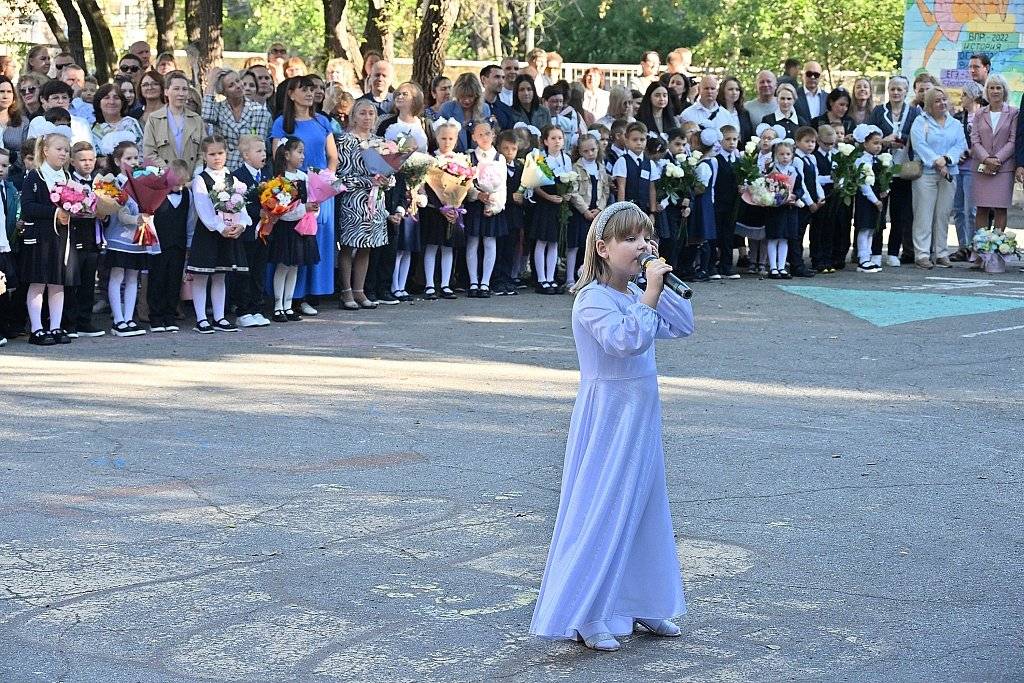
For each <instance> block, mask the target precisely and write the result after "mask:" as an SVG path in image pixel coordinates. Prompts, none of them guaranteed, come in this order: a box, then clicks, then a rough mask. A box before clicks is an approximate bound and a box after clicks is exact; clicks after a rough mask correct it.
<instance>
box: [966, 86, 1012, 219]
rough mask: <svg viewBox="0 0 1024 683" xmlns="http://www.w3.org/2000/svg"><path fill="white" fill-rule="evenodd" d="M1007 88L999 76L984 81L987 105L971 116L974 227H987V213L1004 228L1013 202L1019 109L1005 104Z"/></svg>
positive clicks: (1008, 90)
mask: <svg viewBox="0 0 1024 683" xmlns="http://www.w3.org/2000/svg"><path fill="white" fill-rule="evenodd" d="M1009 92H1010V89H1009V87H1008V86H1007V84H1006V79H1005V78H1003V77H1002V76H1000V75H998V74H993V75H991V76H989V77H988V81H986V82H985V99H987V100H988V102H989V104H988V106H987V107H982V108H981V110H980V111H978V113H977V114H975V115H974V127H973V129H972V130H971V157H972V158H973V159H974V162H975V163H977V164H978V165H977V168H976V171H977V172H976V173H975V174H974V187H973V189H972V194H973V200H974V204H975V206H977V207H978V215H977V217H976V218H975V223H974V224H975V226H976V227H977V228H987V227H988V219H989V212H990V211H992V212H994V213H995V219H996V220H995V226H996V227H997V228H999V229H1000V230H1003V229H1005V228H1006V209H1007V208H1009V206H1010V202H1011V200H1012V199H1013V171H1014V162H1013V160H1014V154H1013V153H1014V144H1015V143H1016V140H1017V116H1018V114H1019V110H1018V109H1017V108H1016V107H1012V106H1010V105H1009V104H1007V102H1006V97H1007V95H1008V94H1009Z"/></svg>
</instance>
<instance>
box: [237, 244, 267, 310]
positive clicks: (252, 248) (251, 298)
mask: <svg viewBox="0 0 1024 683" xmlns="http://www.w3.org/2000/svg"><path fill="white" fill-rule="evenodd" d="M242 248H243V249H245V262H246V264H248V266H249V271H248V272H246V273H229V274H228V296H229V297H230V299H231V301H233V302H234V304H235V310H236V312H237V313H238V315H255V314H256V313H260V312H262V311H263V295H264V282H265V280H266V277H267V255H268V252H269V248H268V247H267V245H266V244H265V243H264V242H263V240H261V239H259V238H257V239H254V240H252V241H251V242H242Z"/></svg>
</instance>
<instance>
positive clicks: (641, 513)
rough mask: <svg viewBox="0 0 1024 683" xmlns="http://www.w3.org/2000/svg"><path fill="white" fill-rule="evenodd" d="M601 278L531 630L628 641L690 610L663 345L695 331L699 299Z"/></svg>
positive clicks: (586, 320)
mask: <svg viewBox="0 0 1024 683" xmlns="http://www.w3.org/2000/svg"><path fill="white" fill-rule="evenodd" d="M642 294H643V292H642V291H641V290H640V288H639V287H637V286H636V285H633V284H630V285H629V293H628V294H627V293H623V292H620V291H618V290H616V289H614V288H612V287H609V286H607V285H604V284H600V283H597V282H592V283H590V284H588V285H587V286H586V287H584V288H583V290H582V291H580V293H579V294H578V295H577V297H576V302H575V304H574V305H573V309H572V333H573V337H574V338H575V340H576V352H577V354H578V356H579V362H580V389H579V393H578V395H577V397H576V405H575V407H574V408H573V412H572V420H571V422H570V424H569V439H568V443H567V444H566V447H565V466H564V469H563V471H562V495H561V500H560V502H559V506H558V518H557V519H556V521H555V531H554V536H553V538H552V540H551V550H550V552H549V553H548V560H547V566H546V567H545V569H544V580H543V581H542V583H541V587H540V596H539V597H538V599H537V606H536V608H535V609H534V612H533V622H532V623H531V624H530V633H532V634H534V635H538V636H543V637H548V638H573V637H575V632H576V631H580V632H581V633H583V634H584V635H588V634H590V633H600V632H609V633H612V634H613V635H617V636H618V635H626V634H628V633H631V632H632V631H633V620H634V619H636V618H644V619H671V618H673V617H677V616H680V615H682V614H684V613H685V612H686V603H685V601H684V599H683V583H682V577H681V576H680V573H679V560H678V556H677V555H676V544H675V539H674V537H673V534H672V518H671V516H670V514H669V509H668V491H667V489H666V485H665V460H664V452H663V450H662V443H661V402H660V400H659V399H658V371H657V368H656V366H655V362H654V340H655V338H659V339H672V338H678V337H685V336H687V335H689V334H691V333H692V332H693V309H692V308H691V307H690V302H689V301H687V300H686V299H683V298H682V297H680V296H678V295H677V294H675V293H674V292H672V291H670V290H668V289H666V290H665V291H664V293H663V294H662V295H661V299H660V300H659V302H658V308H657V309H652V308H650V307H648V306H646V305H645V304H642V303H640V297H641V296H642Z"/></svg>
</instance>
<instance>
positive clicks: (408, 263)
mask: <svg viewBox="0 0 1024 683" xmlns="http://www.w3.org/2000/svg"><path fill="white" fill-rule="evenodd" d="M404 254H405V255H404V256H403V257H402V274H401V275H400V276H399V278H398V284H399V285H401V287H402V291H403V292H404V291H405V286H406V285H407V284H408V282H409V268H410V267H412V252H411V251H407V252H404Z"/></svg>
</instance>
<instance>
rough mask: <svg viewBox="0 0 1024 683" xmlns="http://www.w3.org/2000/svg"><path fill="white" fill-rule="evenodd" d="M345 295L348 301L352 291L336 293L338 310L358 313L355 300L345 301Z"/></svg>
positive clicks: (344, 290) (345, 290)
mask: <svg viewBox="0 0 1024 683" xmlns="http://www.w3.org/2000/svg"><path fill="white" fill-rule="evenodd" d="M345 294H348V295H349V299H351V297H352V290H351V289H342V290H341V291H339V292H338V308H340V309H342V310H344V311H358V310H359V304H357V303H356V302H355V300H348V299H346V298H345Z"/></svg>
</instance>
